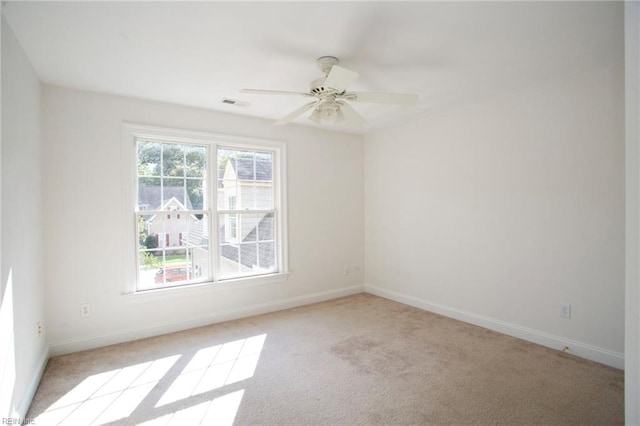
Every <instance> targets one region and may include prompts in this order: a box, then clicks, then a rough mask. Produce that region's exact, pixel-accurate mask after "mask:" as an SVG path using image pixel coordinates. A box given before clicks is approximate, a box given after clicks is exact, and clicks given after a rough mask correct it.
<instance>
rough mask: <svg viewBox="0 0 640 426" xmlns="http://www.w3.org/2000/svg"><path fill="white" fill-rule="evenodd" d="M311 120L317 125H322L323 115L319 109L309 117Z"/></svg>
mask: <svg viewBox="0 0 640 426" xmlns="http://www.w3.org/2000/svg"><path fill="white" fill-rule="evenodd" d="M309 120H311V121H313V122H314V123H316V124H322V114H321V113H320V109H319V108H316V109H314V110H313V112H312V113H311V115H310V116H309Z"/></svg>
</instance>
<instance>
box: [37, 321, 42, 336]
mask: <svg viewBox="0 0 640 426" xmlns="http://www.w3.org/2000/svg"><path fill="white" fill-rule="evenodd" d="M36 330H37V332H38V336H40V335H41V334H42V325H41V324H40V321H38V323H37V324H36Z"/></svg>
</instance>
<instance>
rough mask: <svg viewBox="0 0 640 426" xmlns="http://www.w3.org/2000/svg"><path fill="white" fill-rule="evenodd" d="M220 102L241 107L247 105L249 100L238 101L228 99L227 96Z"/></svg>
mask: <svg viewBox="0 0 640 426" xmlns="http://www.w3.org/2000/svg"><path fill="white" fill-rule="evenodd" d="M222 103H223V104H227V105H235V106H239V107H243V108H246V107H248V106H249V102H245V101H238V100H236V99H229V98H223V99H222Z"/></svg>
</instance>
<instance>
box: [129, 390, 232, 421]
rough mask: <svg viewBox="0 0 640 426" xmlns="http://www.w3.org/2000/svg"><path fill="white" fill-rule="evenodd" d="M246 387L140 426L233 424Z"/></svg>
mask: <svg viewBox="0 0 640 426" xmlns="http://www.w3.org/2000/svg"><path fill="white" fill-rule="evenodd" d="M243 395H244V389H241V390H239V391H236V392H232V393H230V394H227V395H224V396H221V397H218V398H215V399H213V400H211V401H206V402H203V403H201V404H198V405H194V406H193V407H189V408H185V409H183V410H179V411H176V412H175V413H171V414H167V415H165V416H162V417H159V418H157V419H153V420H150V421H148V422H144V423H140V424H139V426H183V425H215V426H232V425H233V422H234V420H235V418H236V413H237V412H238V408H239V407H240V402H241V401H242V397H243Z"/></svg>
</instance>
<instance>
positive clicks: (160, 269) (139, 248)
mask: <svg viewBox="0 0 640 426" xmlns="http://www.w3.org/2000/svg"><path fill="white" fill-rule="evenodd" d="M124 142H125V147H126V148H127V150H128V152H131V153H132V157H133V158H135V162H136V169H135V172H134V173H132V175H134V176H135V184H134V185H132V186H133V187H134V188H132V189H133V192H135V196H134V197H132V198H134V200H135V203H134V206H133V208H132V209H131V210H129V211H131V212H132V213H133V215H134V218H135V223H136V227H135V235H134V237H135V238H133V239H134V240H135V245H134V246H135V252H136V254H135V255H133V256H132V257H133V259H134V260H135V264H136V268H135V270H136V280H135V288H132V289H131V290H132V291H141V290H150V289H158V288H165V287H174V286H181V285H189V284H196V283H216V282H222V281H229V282H233V280H234V279H238V278H250V277H259V276H263V275H272V274H278V273H283V272H286V250H285V247H284V241H285V238H284V236H285V235H286V232H285V231H286V230H285V229H284V223H286V222H285V220H284V214H285V208H284V205H285V203H284V191H283V189H284V185H283V176H284V170H282V166H281V164H283V163H284V161H283V159H284V154H285V151H284V150H285V146H284V144H283V143H278V142H272V141H257V140H252V139H251V140H249V139H244V138H234V137H229V136H218V135H210V134H203V133H194V132H181V131H175V130H167V129H159V128H151V127H146V126H135V125H125V136H124ZM132 146H133V149H131V147H132ZM130 190H131V189H130ZM129 238H131V237H129Z"/></svg>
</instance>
